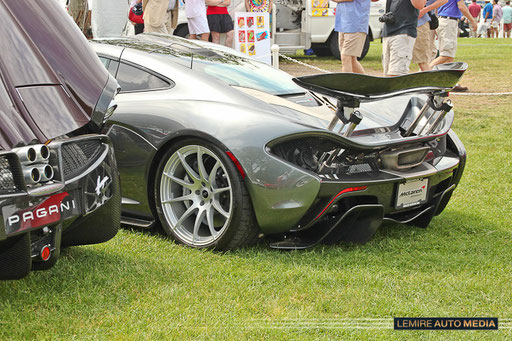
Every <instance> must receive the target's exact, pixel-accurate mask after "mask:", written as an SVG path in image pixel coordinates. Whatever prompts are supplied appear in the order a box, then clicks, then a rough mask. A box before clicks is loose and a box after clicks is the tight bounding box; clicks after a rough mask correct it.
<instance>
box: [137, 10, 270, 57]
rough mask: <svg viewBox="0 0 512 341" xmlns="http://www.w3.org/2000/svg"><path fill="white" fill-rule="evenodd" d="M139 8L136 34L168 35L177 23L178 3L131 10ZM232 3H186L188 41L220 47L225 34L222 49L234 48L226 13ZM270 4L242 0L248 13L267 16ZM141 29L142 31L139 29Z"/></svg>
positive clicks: (230, 26) (231, 29) (229, 17)
mask: <svg viewBox="0 0 512 341" xmlns="http://www.w3.org/2000/svg"><path fill="white" fill-rule="evenodd" d="M138 4H142V11H143V13H144V14H143V19H144V24H143V25H139V27H138V28H136V32H135V33H140V32H142V30H143V31H144V32H158V33H168V34H171V33H172V32H173V30H174V29H175V28H176V25H177V22H178V11H179V0H134V1H133V2H132V6H137V5H138ZM230 4H231V0H185V15H186V17H187V24H188V30H189V38H190V39H197V38H200V39H201V40H205V41H208V40H209V39H210V35H211V40H212V42H214V43H217V44H219V43H220V35H221V33H225V35H226V39H225V41H224V45H226V46H229V47H231V46H232V45H233V33H234V24H233V20H232V19H231V16H230V15H229V13H228V9H227V8H228V6H229V5H230ZM271 8H272V0H245V9H246V11H247V12H270V10H271ZM142 26H143V28H142Z"/></svg>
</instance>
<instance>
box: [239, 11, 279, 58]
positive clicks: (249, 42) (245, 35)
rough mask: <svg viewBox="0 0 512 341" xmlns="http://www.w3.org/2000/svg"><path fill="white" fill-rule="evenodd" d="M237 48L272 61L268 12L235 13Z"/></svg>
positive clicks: (253, 56)
mask: <svg viewBox="0 0 512 341" xmlns="http://www.w3.org/2000/svg"><path fill="white" fill-rule="evenodd" d="M234 39H235V49H236V50H237V51H240V52H242V53H245V54H246V55H248V56H251V57H252V58H254V59H256V60H258V61H260V62H264V63H267V64H270V63H271V55H270V22H269V13H268V12H236V13H235V36H234Z"/></svg>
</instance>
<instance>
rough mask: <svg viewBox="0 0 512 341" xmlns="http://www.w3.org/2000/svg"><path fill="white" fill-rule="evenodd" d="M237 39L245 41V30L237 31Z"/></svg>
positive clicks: (241, 41)
mask: <svg viewBox="0 0 512 341" xmlns="http://www.w3.org/2000/svg"><path fill="white" fill-rule="evenodd" d="M238 41H239V42H240V43H245V31H238Z"/></svg>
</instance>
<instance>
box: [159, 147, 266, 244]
mask: <svg viewBox="0 0 512 341" xmlns="http://www.w3.org/2000/svg"><path fill="white" fill-rule="evenodd" d="M156 179H157V181H156V184H155V202H156V206H157V212H158V215H159V218H160V221H161V223H162V227H163V228H164V230H165V231H166V233H167V234H168V235H170V236H171V237H172V238H173V239H174V240H176V241H178V242H180V243H183V244H186V245H188V246H192V247H196V248H215V249H219V250H229V249H233V248H237V247H241V246H244V245H246V244H249V243H250V242H252V241H253V240H254V237H255V236H256V235H257V233H258V227H257V224H256V221H255V218H254V213H253V209H252V205H251V201H250V197H249V195H248V193H247V190H246V189H245V184H244V183H243V180H242V178H241V176H240V174H239V172H238V171H237V169H236V168H235V166H234V165H233V162H232V161H231V160H230V159H229V157H228V156H227V154H226V152H225V151H223V150H221V149H220V148H219V147H217V146H215V145H213V144H211V143H208V142H206V141H203V140H199V139H187V140H184V141H182V142H181V143H179V144H177V145H176V146H174V147H173V148H171V149H170V150H169V151H168V152H167V153H166V154H165V155H164V157H163V158H162V160H161V162H160V165H159V168H158V172H157V177H156Z"/></svg>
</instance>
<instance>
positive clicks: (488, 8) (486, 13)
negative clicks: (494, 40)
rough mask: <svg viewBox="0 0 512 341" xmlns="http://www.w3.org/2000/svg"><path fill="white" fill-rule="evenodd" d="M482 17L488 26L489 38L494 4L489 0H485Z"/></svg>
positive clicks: (488, 36)
mask: <svg viewBox="0 0 512 341" xmlns="http://www.w3.org/2000/svg"><path fill="white" fill-rule="evenodd" d="M482 18H483V19H484V23H485V25H486V26H487V27H486V29H487V38H490V37H491V21H492V4H491V2H490V1H489V0H486V1H485V6H484V10H483V11H482Z"/></svg>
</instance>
